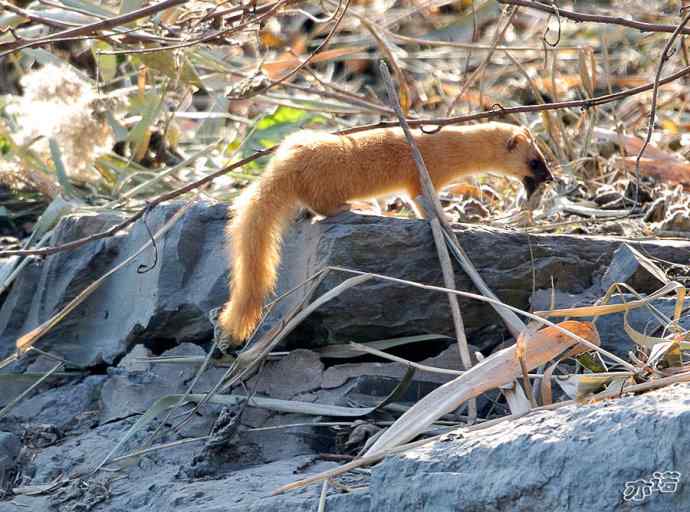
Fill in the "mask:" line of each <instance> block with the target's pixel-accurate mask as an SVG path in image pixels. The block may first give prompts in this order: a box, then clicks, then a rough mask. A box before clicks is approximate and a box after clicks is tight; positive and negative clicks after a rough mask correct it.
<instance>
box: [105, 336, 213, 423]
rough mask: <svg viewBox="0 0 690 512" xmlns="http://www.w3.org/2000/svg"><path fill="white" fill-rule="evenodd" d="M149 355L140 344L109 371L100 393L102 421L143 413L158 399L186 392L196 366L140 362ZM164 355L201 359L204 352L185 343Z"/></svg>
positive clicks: (195, 346)
mask: <svg viewBox="0 0 690 512" xmlns="http://www.w3.org/2000/svg"><path fill="white" fill-rule="evenodd" d="M150 355H151V354H150V352H148V351H147V350H146V349H145V348H144V347H143V346H142V345H137V346H136V347H135V349H134V350H132V352H130V353H129V354H128V355H127V357H125V358H124V359H122V361H120V364H119V365H118V367H117V368H112V369H110V370H109V374H110V375H109V378H108V379H107V380H106V382H105V383H104V384H103V389H102V391H101V403H102V409H103V415H102V418H101V421H102V422H107V421H112V420H114V419H119V418H126V417H128V416H131V415H132V414H140V413H143V412H145V411H146V410H147V409H148V408H149V407H150V406H151V405H153V403H154V402H155V401H156V400H158V399H159V398H161V397H163V396H165V395H171V394H175V393H183V392H184V391H185V390H186V388H187V384H188V381H190V380H191V379H192V378H193V377H194V375H195V373H196V371H197V369H198V366H196V365H193V364H178V363H155V364H151V363H146V362H143V363H142V362H141V359H142V358H145V357H148V356H150ZM163 355H165V356H178V357H183V356H197V357H198V356H204V355H205V353H204V351H203V350H202V349H201V348H200V347H198V346H197V345H193V344H191V343H183V344H182V345H180V346H178V347H175V348H174V349H172V350H169V351H167V352H165V353H164V354H163Z"/></svg>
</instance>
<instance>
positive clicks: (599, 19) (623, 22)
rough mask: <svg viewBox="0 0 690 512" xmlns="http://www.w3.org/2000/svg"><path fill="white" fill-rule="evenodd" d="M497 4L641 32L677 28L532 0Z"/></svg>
mask: <svg viewBox="0 0 690 512" xmlns="http://www.w3.org/2000/svg"><path fill="white" fill-rule="evenodd" d="M496 1H497V2H498V3H499V4H505V5H519V6H522V7H529V8H530V9H535V10H537V11H541V12H545V13H548V14H554V15H557V16H559V17H560V18H567V19H569V20H574V21H580V22H583V21H588V22H592V23H606V24H609V25H620V26H622V27H629V28H635V29H637V30H639V31H641V32H675V31H676V30H677V29H678V26H676V25H663V24H659V23H645V22H643V21H635V20H630V19H627V18H623V17H620V16H604V15H600V14H587V13H583V12H575V11H568V10H565V9H562V8H560V7H557V6H555V5H550V4H544V3H541V2H535V1H532V0H496ZM681 33H683V34H690V29H686V28H682V27H681Z"/></svg>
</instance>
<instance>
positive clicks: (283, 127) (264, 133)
mask: <svg viewBox="0 0 690 512" xmlns="http://www.w3.org/2000/svg"><path fill="white" fill-rule="evenodd" d="M325 123H326V118H325V117H323V116H322V115H320V114H316V113H314V112H308V111H306V110H300V109H297V108H292V107H285V106H280V107H278V108H276V109H275V110H274V111H273V113H272V114H270V115H267V116H264V117H262V118H261V119H259V121H257V123H256V127H255V129H254V133H252V134H251V135H250V136H249V138H248V139H247V141H246V142H245V144H244V150H243V151H242V156H243V157H248V156H249V155H251V154H253V153H254V152H255V151H256V150H257V149H260V148H267V147H269V146H273V145H274V144H279V143H280V142H281V141H282V140H283V139H284V138H285V137H287V136H288V135H290V134H291V133H294V132H296V131H298V130H301V129H302V128H304V127H305V126H313V125H321V124H325ZM252 164H254V165H252ZM252 164H250V165H249V166H248V167H249V168H254V169H256V168H258V167H259V165H258V164H256V163H255V162H252Z"/></svg>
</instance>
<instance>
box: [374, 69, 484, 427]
mask: <svg viewBox="0 0 690 512" xmlns="http://www.w3.org/2000/svg"><path fill="white" fill-rule="evenodd" d="M379 69H380V71H381V75H382V77H383V82H384V84H385V85H386V91H387V92H388V99H389V101H390V104H391V107H392V108H393V109H394V110H395V114H396V115H397V116H398V121H399V122H400V127H401V128H402V130H403V132H404V133H405V138H406V139H407V143H408V144H409V146H410V150H411V151H412V157H413V158H414V161H415V164H416V165H417V171H418V172H419V182H420V184H421V185H422V193H423V194H424V199H425V200H426V204H425V205H424V206H425V207H426V210H427V211H426V215H427V216H428V217H430V219H431V220H430V226H431V231H432V233H433V235H434V244H435V245H436V252H437V253H438V259H439V262H440V264H441V270H442V271H443V282H444V283H445V285H446V288H450V289H455V276H454V274H453V266H452V264H451V260H450V255H449V254H448V248H447V247H446V244H445V243H444V239H443V233H442V232H441V223H442V222H444V221H445V222H444V223H445V224H446V225H448V220H447V219H445V218H443V217H444V213H443V208H442V207H441V201H439V199H438V195H437V194H436V190H435V189H434V184H433V182H432V181H431V176H430V175H429V171H428V170H427V168H426V164H425V163H424V158H423V157H422V153H421V152H420V151H419V148H418V147H417V143H416V142H415V140H414V137H413V136H412V132H411V131H410V127H409V125H408V124H407V122H406V121H405V115H404V114H403V111H402V108H401V107H400V99H399V98H398V94H397V93H396V91H395V86H394V85H393V79H392V78H391V75H390V72H389V71H388V66H386V63H385V62H384V61H381V63H380V65H379ZM413 199H414V200H416V199H417V198H413ZM448 302H449V303H450V312H451V317H452V318H453V325H454V327H455V337H456V339H457V342H458V350H459V352H460V359H461V361H462V367H463V368H464V369H465V370H469V369H470V368H471V367H472V359H471V358H470V350H469V347H468V345H467V336H466V335H465V323H464V322H463V320H462V313H461V311H460V304H459V303H458V298H457V297H456V296H455V295H453V294H448ZM469 416H470V418H472V419H474V418H476V416H477V404H476V402H475V401H474V400H471V401H470V404H469Z"/></svg>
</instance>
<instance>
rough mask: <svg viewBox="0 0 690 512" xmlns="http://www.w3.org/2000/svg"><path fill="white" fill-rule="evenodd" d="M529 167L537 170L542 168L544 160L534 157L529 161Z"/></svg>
mask: <svg viewBox="0 0 690 512" xmlns="http://www.w3.org/2000/svg"><path fill="white" fill-rule="evenodd" d="M527 165H529V168H530V169H532V170H533V171H537V170H539V169H541V167H542V165H543V164H542V162H541V160H539V159H538V158H534V159H532V160H530V161H529V162H528V164H527Z"/></svg>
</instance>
